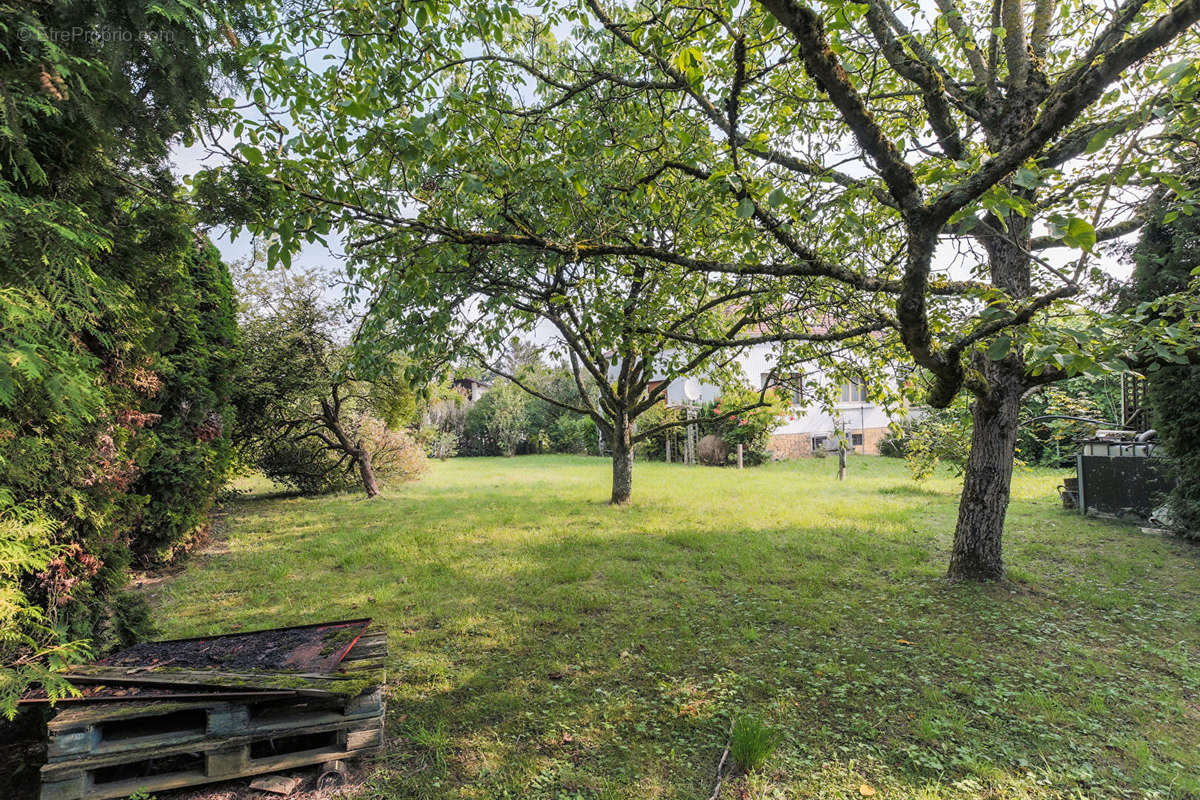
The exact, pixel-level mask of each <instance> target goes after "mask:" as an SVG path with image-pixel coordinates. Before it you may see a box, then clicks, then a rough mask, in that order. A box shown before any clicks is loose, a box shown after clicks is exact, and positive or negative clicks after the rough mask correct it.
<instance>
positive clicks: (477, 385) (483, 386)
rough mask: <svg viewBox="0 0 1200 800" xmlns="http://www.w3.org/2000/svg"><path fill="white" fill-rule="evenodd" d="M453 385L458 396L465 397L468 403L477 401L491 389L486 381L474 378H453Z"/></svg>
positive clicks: (490, 385)
mask: <svg viewBox="0 0 1200 800" xmlns="http://www.w3.org/2000/svg"><path fill="white" fill-rule="evenodd" d="M453 385H454V388H455V389H457V390H458V392H459V394H461V395H462V396H463V397H465V398H466V399H467V402H469V403H474V402H476V401H478V400H479V398H481V397H483V395H484V393H485V392H487V390H488V389H490V388H492V384H490V383H488V382H487V381H481V380H477V379H475V378H455V379H454V384H453Z"/></svg>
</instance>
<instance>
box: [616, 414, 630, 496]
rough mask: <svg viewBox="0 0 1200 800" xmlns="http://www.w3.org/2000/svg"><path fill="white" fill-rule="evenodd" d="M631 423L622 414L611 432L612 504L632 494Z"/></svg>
mask: <svg viewBox="0 0 1200 800" xmlns="http://www.w3.org/2000/svg"><path fill="white" fill-rule="evenodd" d="M632 439H633V424H632V423H630V422H629V421H628V420H627V419H626V418H625V417H624V416H622V417H621V418H620V419H618V420H617V424H616V425H614V426H613V433H612V469H613V477H612V500H611V502H612V504H613V505H616V506H619V505H624V504H625V503H628V502H629V498H630V496H631V495H632V494H633V441H632Z"/></svg>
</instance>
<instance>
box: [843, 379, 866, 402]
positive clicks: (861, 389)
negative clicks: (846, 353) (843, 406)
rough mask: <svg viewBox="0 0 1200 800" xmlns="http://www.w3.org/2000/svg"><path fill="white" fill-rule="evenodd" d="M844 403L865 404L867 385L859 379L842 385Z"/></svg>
mask: <svg viewBox="0 0 1200 800" xmlns="http://www.w3.org/2000/svg"><path fill="white" fill-rule="evenodd" d="M841 399H842V402H843V403H865V402H867V383H866V381H863V380H859V379H858V378H851V379H850V380H848V381H846V382H845V383H843V384H842V398H841Z"/></svg>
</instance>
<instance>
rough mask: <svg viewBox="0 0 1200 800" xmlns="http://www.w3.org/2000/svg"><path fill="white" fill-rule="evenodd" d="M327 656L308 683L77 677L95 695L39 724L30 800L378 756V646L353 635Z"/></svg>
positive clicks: (371, 636) (234, 676)
mask: <svg viewBox="0 0 1200 800" xmlns="http://www.w3.org/2000/svg"><path fill="white" fill-rule="evenodd" d="M356 622H357V621H356ZM368 622H369V621H368ZM332 624H334V623H331V624H330V625H332ZM340 624H343V625H344V624H345V623H340ZM309 627H312V626H309ZM285 630H289V629H285ZM267 633H272V632H267ZM249 635H252V634H249ZM239 636H242V635H241V634H239ZM187 641H189V642H194V641H197V640H187ZM161 644H163V645H167V644H169V643H161ZM322 655H323V656H324V654H322ZM335 655H338V656H339V657H338V659H337V662H336V666H334V667H333V668H331V669H329V670H328V671H319V672H295V671H286V670H275V671H269V670H253V671H244V672H231V671H223V670H216V669H191V668H176V669H172V668H171V667H170V666H169V665H168V666H159V667H154V666H151V667H132V668H131V667H130V666H129V664H128V662H126V663H117V664H105V663H103V662H101V663H100V664H96V665H91V666H89V667H86V668H80V669H77V670H75V671H74V672H72V673H71V674H70V675H69V678H70V680H71V681H72V682H73V683H75V684H76V685H77V686H89V687H102V689H103V690H104V691H105V692H107V695H105V694H95V693H94V694H93V695H92V697H91V699H90V702H89V701H86V700H85V702H80V703H75V704H66V705H65V708H64V710H62V711H60V712H59V713H58V714H57V715H56V716H55V717H54V718H53V720H51V722H50V723H49V726H48V727H49V736H50V738H49V744H48V748H47V763H46V765H45V766H44V767H43V768H42V772H41V777H42V790H41V800H108V798H120V797H126V796H128V795H130V794H132V793H134V792H138V791H142V792H157V791H163V790H167V789H177V788H182V787H186V786H194V785H197V784H204V783H209V782H213V781H220V780H230V779H233V778H241V777H247V776H253V775H261V774H264V773H270V772H276V771H279V770H286V769H294V768H296V767H302V766H307V765H314V764H318V765H319V764H325V763H327V762H336V761H341V760H345V759H351V758H356V757H359V756H363V755H369V754H372V753H374V752H376V751H377V750H378V749H379V748H380V747H381V746H382V745H383V725H384V711H385V704H384V697H383V690H382V684H383V683H384V679H385V675H384V663H385V659H386V656H387V638H386V635H385V633H384V632H383V631H382V630H380V629H377V628H371V627H365V626H364V628H363V630H362V632H361V633H359V635H357V637H356V638H355V639H354V641H353V642H352V644H350V645H349V646H348V648H347V649H346V650H345V651H344V653H342V654H335ZM114 687H120V688H114ZM114 692H115V693H116V697H118V698H119V699H114ZM181 698H182V699H181Z"/></svg>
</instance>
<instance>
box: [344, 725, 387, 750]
mask: <svg viewBox="0 0 1200 800" xmlns="http://www.w3.org/2000/svg"><path fill="white" fill-rule="evenodd" d="M382 746H383V725H382V724H380V725H377V726H376V727H374V728H367V729H366V730H361V731H347V732H346V749H347V750H362V749H363V748H368V747H382Z"/></svg>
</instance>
